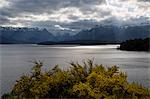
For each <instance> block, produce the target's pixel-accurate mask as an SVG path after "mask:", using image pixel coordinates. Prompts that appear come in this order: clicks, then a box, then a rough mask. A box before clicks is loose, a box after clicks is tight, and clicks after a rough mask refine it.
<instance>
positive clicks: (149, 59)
mask: <svg viewBox="0 0 150 99" xmlns="http://www.w3.org/2000/svg"><path fill="white" fill-rule="evenodd" d="M117 46H119V45H98V46H65V45H57V46H56V45H55V46H54V45H53V46H52V45H0V70H1V71H0V76H1V77H0V86H1V89H0V90H1V94H3V93H6V92H9V91H10V90H11V88H12V86H13V85H14V83H15V81H16V80H17V79H19V77H20V76H21V75H23V74H27V73H29V72H30V69H31V68H32V67H33V64H32V62H31V61H34V60H41V61H43V62H44V68H43V70H46V69H48V68H52V67H54V66H55V65H56V64H59V65H60V67H61V68H63V69H66V68H69V64H68V63H69V62H70V61H79V62H82V61H83V60H86V59H93V58H94V60H95V63H99V64H104V65H106V66H107V67H108V66H112V65H117V66H118V67H120V70H121V71H123V72H126V73H127V74H128V81H130V82H132V81H137V82H139V83H140V84H142V85H144V86H146V87H150V53H148V52H132V51H120V50H117V49H116V48H117Z"/></svg>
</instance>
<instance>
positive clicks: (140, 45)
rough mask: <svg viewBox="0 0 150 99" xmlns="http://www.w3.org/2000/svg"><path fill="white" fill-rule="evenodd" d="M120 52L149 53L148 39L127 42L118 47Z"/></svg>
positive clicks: (149, 39) (149, 44) (149, 42)
mask: <svg viewBox="0 0 150 99" xmlns="http://www.w3.org/2000/svg"><path fill="white" fill-rule="evenodd" d="M119 49H120V50H127V51H150V38H146V39H134V40H127V41H125V42H123V43H121V45H120V48H119Z"/></svg>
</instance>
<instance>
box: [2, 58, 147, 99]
mask: <svg viewBox="0 0 150 99" xmlns="http://www.w3.org/2000/svg"><path fill="white" fill-rule="evenodd" d="M83 63H84V65H83V66H82V65H80V64H79V63H74V62H71V63H70V64H71V67H70V68H69V69H68V70H62V69H60V68H59V66H58V65H57V66H55V67H54V68H53V69H51V70H49V71H47V72H43V71H42V70H41V68H42V66H43V64H42V62H35V66H34V67H33V68H32V74H31V75H24V76H22V77H21V78H20V79H19V80H18V81H17V82H16V84H15V85H14V87H13V89H12V92H11V93H10V94H5V95H3V97H2V98H3V99H4V98H5V99H6V98H8V97H9V98H12V99H22V98H35V99H40V98H84V99H85V98H86V99H89V98H91V99H92V98H93V99H104V98H105V99H124V98H125V99H127V98H129V99H131V98H134V99H136V98H140V99H148V98H149V97H150V90H149V89H148V88H144V87H142V86H141V85H138V84H136V83H128V82H127V75H126V74H125V73H122V72H119V71H118V67H116V66H112V67H108V68H106V67H104V66H103V65H98V64H94V63H93V61H92V60H88V61H87V62H83Z"/></svg>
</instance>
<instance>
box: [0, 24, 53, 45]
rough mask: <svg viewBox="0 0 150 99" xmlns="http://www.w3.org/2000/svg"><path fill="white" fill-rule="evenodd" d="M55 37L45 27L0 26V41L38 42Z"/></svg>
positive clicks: (4, 42)
mask: <svg viewBox="0 0 150 99" xmlns="http://www.w3.org/2000/svg"><path fill="white" fill-rule="evenodd" d="M53 40H55V37H54V36H53V35H52V34H51V33H50V32H48V31H47V30H46V29H38V28H26V27H24V28H13V27H0V43H2V44H7V43H9V44H10V43H12V44H14V43H17V44H18V43H20V44H22V43H23V44H24V43H25V44H26V43H27V44H28V43H32V44H34V43H39V42H44V41H53Z"/></svg>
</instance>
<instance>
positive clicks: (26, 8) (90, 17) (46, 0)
mask: <svg viewBox="0 0 150 99" xmlns="http://www.w3.org/2000/svg"><path fill="white" fill-rule="evenodd" d="M1 1H6V2H7V3H8V4H7V5H6V6H5V5H2V7H1V3H0V25H5V24H6V25H7V24H10V25H11V24H12V25H16V24H17V23H19V24H23V25H24V26H35V27H36V26H37V27H43V28H44V27H46V28H49V29H55V27H54V26H55V25H60V26H62V28H70V29H75V30H77V31H79V30H82V29H87V28H90V27H92V26H95V25H97V24H98V23H99V21H101V20H103V19H105V17H108V18H109V19H108V18H106V19H107V20H108V21H114V22H118V20H117V18H116V16H114V15H115V14H117V17H120V16H121V15H122V14H124V13H122V14H120V15H119V14H118V13H112V11H113V10H110V9H107V6H106V1H105V0H0V2H1ZM118 1H124V2H126V1H128V0H118ZM130 1H131V0H130ZM138 1H139V3H137V2H136V1H135V3H137V5H138V8H141V9H143V11H145V13H143V12H142V11H141V12H142V13H143V16H146V17H147V16H149V15H148V11H149V10H147V12H146V10H145V9H149V6H148V5H149V4H148V5H147V3H149V1H150V0H138ZM140 1H142V2H141V3H140ZM143 2H146V3H143ZM65 8H66V9H65ZM71 9H73V10H71ZM141 12H140V13H141ZM127 13H128V12H127ZM142 13H141V14H142ZM133 15H134V13H133ZM135 16H136V15H135ZM42 17H43V18H42ZM127 17H128V16H127ZM60 18H61V19H60ZM65 18H66V19H65ZM63 19H64V20H63ZM120 19H123V18H120ZM62 20H63V21H62ZM67 20H71V21H70V23H67V22H66V21H67ZM72 20H73V21H72ZM115 20H116V21H115Z"/></svg>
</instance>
